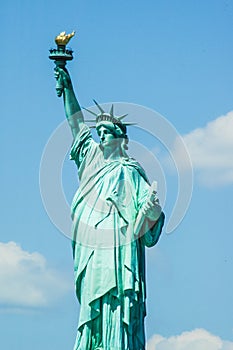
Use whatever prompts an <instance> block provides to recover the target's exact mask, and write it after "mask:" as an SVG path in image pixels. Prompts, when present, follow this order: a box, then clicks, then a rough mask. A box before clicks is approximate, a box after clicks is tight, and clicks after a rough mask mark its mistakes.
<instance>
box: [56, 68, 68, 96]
mask: <svg viewBox="0 0 233 350" xmlns="http://www.w3.org/2000/svg"><path fill="white" fill-rule="evenodd" d="M54 76H55V78H56V80H57V85H56V90H57V95H58V96H59V97H60V96H61V95H62V93H63V91H64V89H69V88H72V83H71V79H70V75H69V73H68V71H67V69H66V68H65V69H63V68H60V67H56V68H55V69H54Z"/></svg>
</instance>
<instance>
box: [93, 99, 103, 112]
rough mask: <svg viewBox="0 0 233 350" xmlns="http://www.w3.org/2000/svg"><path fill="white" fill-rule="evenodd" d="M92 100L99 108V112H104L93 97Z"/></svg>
mask: <svg viewBox="0 0 233 350" xmlns="http://www.w3.org/2000/svg"><path fill="white" fill-rule="evenodd" d="M93 101H94V103H95V105H96V106H97V107H98V108H99V110H100V112H101V113H105V112H104V110H103V108H101V107H100V105H99V104H98V102H96V100H94V99H93Z"/></svg>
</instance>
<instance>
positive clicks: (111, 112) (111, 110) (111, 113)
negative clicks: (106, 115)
mask: <svg viewBox="0 0 233 350" xmlns="http://www.w3.org/2000/svg"><path fill="white" fill-rule="evenodd" d="M113 109H114V106H113V104H112V107H111V109H110V115H111V117H113V116H114V115H113Z"/></svg>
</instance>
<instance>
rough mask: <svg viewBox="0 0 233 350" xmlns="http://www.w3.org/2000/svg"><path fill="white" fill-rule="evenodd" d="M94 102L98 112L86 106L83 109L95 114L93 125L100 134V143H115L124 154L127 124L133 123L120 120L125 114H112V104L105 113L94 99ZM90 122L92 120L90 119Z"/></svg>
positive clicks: (126, 141) (127, 140)
mask: <svg viewBox="0 0 233 350" xmlns="http://www.w3.org/2000/svg"><path fill="white" fill-rule="evenodd" d="M94 103H95V104H96V106H97V107H98V109H99V110H100V113H99V114H96V113H94V112H92V111H90V110H88V109H86V108H85V109H86V110H87V111H88V112H90V113H91V114H93V115H95V116H96V120H95V122H96V125H95V126H94V127H95V128H96V130H97V133H98V135H99V136H100V145H102V146H103V147H104V144H108V145H110V144H111V145H115V147H117V146H120V147H121V149H122V153H123V155H124V153H125V150H126V149H128V146H127V144H128V142H129V139H128V136H127V125H132V124H134V123H124V122H122V119H123V118H125V117H126V116H127V114H125V115H122V116H120V117H117V116H114V113H113V105H112V107H111V110H110V112H109V113H107V112H105V111H104V110H103V108H102V107H101V106H100V105H99V104H98V103H97V102H96V101H95V100H94ZM89 121H90V120H89ZM91 122H94V120H91ZM92 127H93V126H92ZM114 140H115V141H114ZM107 141H108V142H107Z"/></svg>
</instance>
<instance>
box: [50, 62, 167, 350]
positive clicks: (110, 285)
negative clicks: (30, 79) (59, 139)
mask: <svg viewBox="0 0 233 350" xmlns="http://www.w3.org/2000/svg"><path fill="white" fill-rule="evenodd" d="M56 78H57V79H60V81H61V83H62V86H63V91H62V93H63V97H64V104H65V111H66V116H67V118H68V122H69V124H70V126H71V130H72V133H73V136H74V142H73V145H72V149H71V159H73V160H74V161H75V162H76V165H77V168H78V176H79V180H80V184H79V189H78V191H77V193H76V194H75V196H74V199H73V203H72V219H73V257H74V267H75V286H76V294H77V298H78V300H79V302H80V317H79V324H78V330H77V338H76V342H75V346H74V350H94V349H96V350H97V349H104V350H126V349H127V350H143V349H145V333H144V317H145V315H146V309H145V299H146V286H145V247H146V246H148V247H151V246H153V245H155V244H156V243H157V241H158V239H159V236H160V234H161V230H162V226H163V222H164V214H163V213H161V208H160V207H159V205H158V203H157V202H156V203H157V204H155V203H153V204H152V203H151V202H150V203H149V204H148V202H149V200H148V196H149V191H150V184H149V182H148V179H147V177H146V174H145V172H144V170H143V169H142V167H141V166H140V165H139V164H138V163H137V162H136V161H135V160H134V159H132V158H129V157H128V156H127V153H126V152H125V148H124V147H125V146H124V147H122V145H125V140H126V135H125V134H122V130H123V129H122V128H118V127H117V126H115V124H114V123H112V126H110V124H111V123H110V122H109V121H108V122H106V121H105V122H101V123H99V130H98V133H99V136H100V140H101V143H100V144H97V143H96V142H95V141H94V140H93V138H92V135H91V133H90V129H89V128H88V127H87V126H86V125H85V123H84V119H83V116H82V112H81V109H80V106H79V104H78V101H77V99H76V97H75V94H74V91H73V88H72V83H71V80H70V77H69V75H68V72H67V71H65V70H62V69H60V68H57V70H56ZM105 117H106V116H105ZM110 117H111V116H110ZM110 117H109V118H110ZM99 119H101V118H99ZM105 119H106V118H105ZM113 128H114V132H113ZM119 135H120V136H119ZM121 135H122V137H121ZM143 208H144V211H143V213H144V216H143V217H144V220H143V224H142V227H141V232H140V236H135V231H134V225H135V220H136V218H137V216H138V215H139V214H140V213H141V212H142V209H143ZM145 208H146V209H145Z"/></svg>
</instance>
